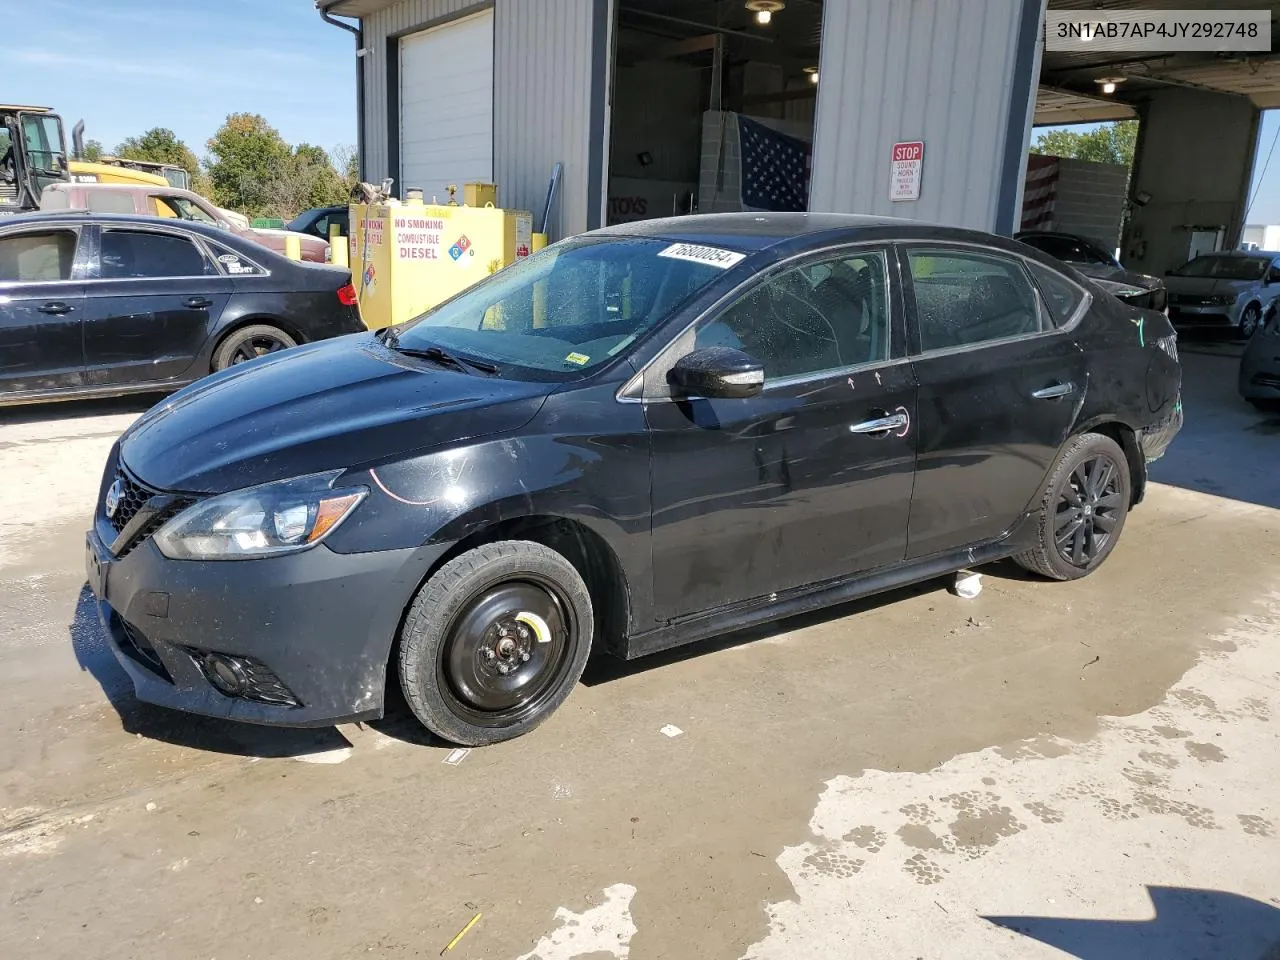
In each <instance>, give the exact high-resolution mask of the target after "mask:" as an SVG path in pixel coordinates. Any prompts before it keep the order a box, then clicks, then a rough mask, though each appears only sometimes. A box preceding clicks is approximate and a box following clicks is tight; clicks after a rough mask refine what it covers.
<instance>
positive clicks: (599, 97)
mask: <svg viewBox="0 0 1280 960" xmlns="http://www.w3.org/2000/svg"><path fill="white" fill-rule="evenodd" d="M486 6H492V7H494V139H493V149H494V178H495V180H496V181H497V183H498V186H499V190H500V194H499V202H500V203H501V204H502V205H503V206H507V207H512V208H517V209H527V210H532V211H535V212H536V213H538V214H539V215H540V214H541V210H542V205H543V203H544V201H545V198H546V192H547V183H548V181H549V179H550V177H551V170H552V167H553V166H554V165H555V163H556V162H557V161H560V162H562V163H564V165H565V170H564V179H563V180H562V182H561V190H560V199H559V201H558V202H557V205H556V207H557V212H558V216H557V217H556V218H555V220H554V221H553V223H552V231H551V232H552V234H553V236H554V237H557V238H558V237H560V236H564V235H566V234H570V233H579V232H581V231H583V230H586V229H588V228H589V227H591V226H595V225H597V224H598V223H599V217H600V210H601V206H602V204H603V200H602V192H601V191H602V187H601V178H602V175H603V168H604V161H603V156H604V153H603V151H604V139H605V132H604V113H605V109H606V107H605V101H604V84H603V77H604V62H603V58H604V55H605V41H606V29H607V19H608V17H609V15H610V14H609V9H610V8H609V0H537V2H531V0H493V2H491V3H489V2H486V3H477V2H475V0H400V2H399V3H396V4H393V5H391V6H389V7H387V8H386V9H384V10H380V11H378V12H376V13H373V14H370V15H369V16H368V17H366V18H365V19H364V44H365V49H366V51H367V53H366V54H365V70H366V74H365V164H366V166H365V170H366V176H367V177H368V179H370V180H372V181H377V180H379V179H381V178H382V177H384V176H396V175H397V171H394V170H391V169H389V167H390V164H391V155H392V153H393V151H392V150H391V149H389V137H394V136H397V132H396V130H395V129H394V128H390V129H389V127H388V76H389V75H390V76H392V78H393V79H394V75H395V70H394V69H392V70H391V71H390V74H389V72H388V64H387V58H388V50H389V47H390V46H394V44H392V45H389V44H388V42H387V41H388V38H392V37H395V36H396V35H398V34H404V33H407V32H411V31H414V30H420V29H424V28H426V27H430V26H433V25H436V24H439V23H442V22H445V21H447V20H450V19H453V18H455V17H457V16H459V15H464V14H466V13H469V12H472V11H474V10H477V9H481V8H483V7H486ZM593 78H599V79H598V82H594V83H593ZM593 171H594V173H593Z"/></svg>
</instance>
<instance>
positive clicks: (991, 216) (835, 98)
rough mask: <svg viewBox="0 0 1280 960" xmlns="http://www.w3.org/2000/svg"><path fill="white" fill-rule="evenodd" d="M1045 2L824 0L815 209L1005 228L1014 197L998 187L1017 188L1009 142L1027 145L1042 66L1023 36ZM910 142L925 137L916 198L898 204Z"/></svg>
mask: <svg viewBox="0 0 1280 960" xmlns="http://www.w3.org/2000/svg"><path fill="white" fill-rule="evenodd" d="M1042 6H1043V0H893V2H892V3H889V2H886V0H827V3H826V6H825V14H824V19H823V39H822V63H821V71H820V76H821V83H820V86H819V88H818V109H817V122H816V129H815V144H814V158H813V182H812V188H811V193H810V209H812V210H833V211H839V212H846V213H871V214H880V215H889V216H900V217H912V218H916V219H922V220H930V221H935V222H939V223H947V224H953V225H959V226H967V227H974V228H978V229H984V230H992V229H1006V230H1007V229H1009V228H1010V227H1011V226H1012V218H1013V212H1014V211H1016V209H1017V203H1018V202H1019V197H1018V196H1017V194H1016V192H1015V195H1014V196H1012V197H1009V196H1003V197H1002V195H1001V190H1002V187H1004V188H1005V189H1006V190H1009V189H1012V190H1014V191H1019V190H1020V189H1021V186H1020V185H1021V181H1022V161H1021V157H1020V156H1019V157H1016V158H1011V157H1010V155H1009V150H1010V147H1009V141H1010V134H1011V132H1012V136H1013V138H1014V139H1015V140H1016V141H1017V142H1016V143H1014V144H1013V147H1012V149H1017V150H1021V151H1023V152H1025V149H1026V144H1027V140H1028V138H1029V136H1030V114H1031V109H1030V108H1031V106H1032V105H1033V101H1034V98H1033V97H1031V94H1032V93H1033V91H1034V87H1035V83H1036V78H1035V74H1036V73H1038V71H1039V56H1038V53H1036V54H1034V55H1033V54H1032V51H1031V50H1028V49H1027V45H1028V41H1030V42H1032V43H1034V41H1035V37H1036V32H1035V31H1036V30H1037V28H1038V24H1039V16H1041V15H1042V9H1041V8H1042ZM1033 7H1034V9H1032V8H1033ZM1032 16H1034V17H1036V24H1035V26H1033V27H1032V28H1031V35H1030V37H1028V36H1027V34H1028V31H1027V28H1026V23H1027V20H1028V18H1029V17H1032ZM1020 44H1021V45H1022V46H1021V49H1020ZM1036 46H1037V47H1038V44H1037V45H1036ZM1032 49H1035V48H1032ZM1020 54H1021V56H1020ZM1028 58H1029V59H1030V62H1029V63H1028ZM1019 74H1021V75H1022V76H1021V77H1019V76H1018V75H1019ZM1027 74H1030V75H1029V76H1027ZM1024 88H1025V89H1024ZM1028 98H1030V101H1029V100H1028ZM1011 117H1012V120H1013V122H1012V123H1011V122H1010V121H1011ZM913 140H923V141H924V167H923V178H922V182H921V186H920V199H919V200H917V201H900V202H896V203H895V202H892V201H890V200H889V175H890V169H891V168H890V154H891V150H892V146H893V144H894V143H896V142H901V141H913ZM1014 160H1017V162H1016V163H1013V161H1014ZM1011 164H1012V165H1013V170H1012V172H1011V176H1010V171H1009V170H1008V169H1007V168H1008V167H1009V166H1010V165H1011ZM1006 210H1007V218H1008V219H1009V221H1010V222H1009V223H1008V224H998V220H1000V219H1002V218H1005V216H1006Z"/></svg>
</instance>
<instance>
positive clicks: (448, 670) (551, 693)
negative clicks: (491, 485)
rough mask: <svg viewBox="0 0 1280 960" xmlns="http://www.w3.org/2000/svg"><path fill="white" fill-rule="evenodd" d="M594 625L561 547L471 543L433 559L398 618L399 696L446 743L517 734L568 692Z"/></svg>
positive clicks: (484, 741)
mask: <svg viewBox="0 0 1280 960" xmlns="http://www.w3.org/2000/svg"><path fill="white" fill-rule="evenodd" d="M592 624H593V612H592V608H591V599H590V597H589V595H588V593H587V588H586V585H585V584H584V583H583V582H582V578H581V577H580V576H579V575H578V572H577V570H575V569H574V567H573V565H572V564H570V563H569V562H568V561H567V560H566V559H565V558H564V557H562V556H561V555H560V554H558V553H556V552H555V551H553V550H551V549H549V548H548V547H545V546H543V545H541V544H538V543H531V542H527V541H504V542H500V543H493V544H486V545H485V546H482V547H477V548H476V549H474V550H470V551H468V552H467V553H464V554H461V555H460V556H458V557H456V558H454V559H453V560H451V561H450V562H449V563H447V564H445V565H444V566H443V567H441V568H440V570H439V571H437V572H436V573H435V574H434V575H433V576H432V577H431V578H430V579H429V580H428V581H427V582H426V584H424V585H423V587H422V589H421V590H420V591H419V592H418V596H417V597H416V598H415V599H414V602H413V604H412V606H411V607H410V609H409V612H408V614H407V616H406V617H405V623H404V627H403V628H402V629H401V633H400V679H401V684H402V686H403V688H404V692H405V698H406V699H407V700H408V702H409V706H410V709H412V710H413V712H414V714H415V715H416V716H417V718H418V719H419V720H420V721H421V722H422V723H423V724H424V725H425V726H426V727H427V728H428V729H430V730H431V731H432V732H433V733H435V734H437V735H438V736H441V737H443V738H444V739H446V740H450V741H452V742H454V743H460V744H464V745H467V746H480V745H483V744H487V743H496V742H497V741H500V740H507V739H510V738H512V737H516V736H519V735H520V734H522V733H525V732H527V731H528V730H531V729H532V728H533V727H534V726H536V725H537V724H538V723H540V722H541V721H542V720H544V719H545V718H546V717H547V716H548V715H549V714H550V713H551V712H552V711H553V710H555V708H556V707H558V706H559V705H560V704H561V703H562V702H564V700H565V698H566V697H568V695H569V693H570V691H571V690H572V689H573V686H574V684H576V683H577V681H578V678H579V677H580V676H581V674H582V669H583V667H584V666H585V665H586V660H587V655H588V653H589V652H590V647H591V634H592Z"/></svg>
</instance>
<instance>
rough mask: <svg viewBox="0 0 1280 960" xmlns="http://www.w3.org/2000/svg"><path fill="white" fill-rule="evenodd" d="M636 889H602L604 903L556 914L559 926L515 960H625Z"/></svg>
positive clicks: (633, 931)
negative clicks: (588, 959)
mask: <svg viewBox="0 0 1280 960" xmlns="http://www.w3.org/2000/svg"><path fill="white" fill-rule="evenodd" d="M635 895H636V888H635V887H633V886H631V885H630V884H628V883H615V884H613V885H612V886H609V887H605V889H604V896H605V899H604V902H603V903H600V904H598V905H596V906H594V907H592V908H591V909H589V910H584V911H583V912H582V913H573V912H572V911H571V910H568V909H566V908H565V907H560V908H559V909H558V910H556V915H555V919H556V922H557V923H558V924H559V926H558V927H557V928H556V929H555V930H553V931H551V932H550V933H549V934H547V935H546V936H545V937H542V938H541V939H540V940H539V941H538V942H537V943H536V944H535V945H534V948H533V949H532V950H530V951H529V952H528V953H525V954H522V955H521V956H519V957H517V958H516V960H571V958H573V957H588V956H589V957H593V958H594V957H597V956H600V955H602V954H605V955H608V956H611V957H615V958H616V960H627V958H628V957H630V956H631V938H632V937H634V936H635V935H636V925H635V923H634V922H633V921H632V919H631V900H632V898H633V897H635Z"/></svg>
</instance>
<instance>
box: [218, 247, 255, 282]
mask: <svg viewBox="0 0 1280 960" xmlns="http://www.w3.org/2000/svg"><path fill="white" fill-rule="evenodd" d="M211 246H212V247H213V253H214V256H216V257H217V258H218V266H219V267H221V268H222V272H223V273H229V274H231V275H232V276H233V277H237V276H239V277H265V276H266V275H267V271H266V270H263V269H262V267H260V266H258V265H257V264H256V263H254V262H253V261H252V260H247V259H245V258H244V257H242V256H240V254H238V253H236V252H235V251H234V250H228V249H227V248H226V247H224V246H221V245H220V244H211Z"/></svg>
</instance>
